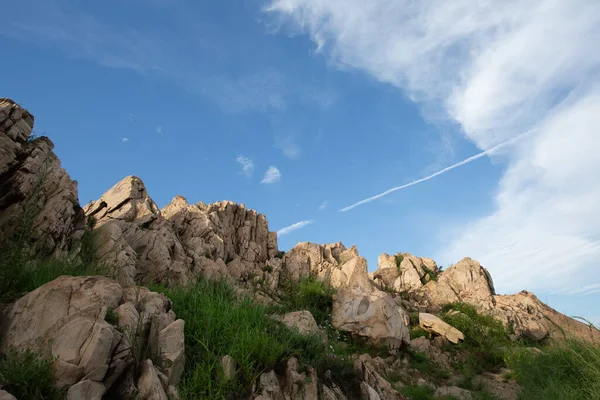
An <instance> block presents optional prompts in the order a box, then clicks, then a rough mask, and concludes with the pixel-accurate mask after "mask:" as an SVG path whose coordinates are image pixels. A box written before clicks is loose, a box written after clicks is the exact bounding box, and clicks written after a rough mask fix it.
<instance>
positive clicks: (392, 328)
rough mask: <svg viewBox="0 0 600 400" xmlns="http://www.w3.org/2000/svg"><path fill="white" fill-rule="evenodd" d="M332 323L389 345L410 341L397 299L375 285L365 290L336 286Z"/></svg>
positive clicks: (404, 315) (395, 346) (406, 316)
mask: <svg viewBox="0 0 600 400" xmlns="http://www.w3.org/2000/svg"><path fill="white" fill-rule="evenodd" d="M332 324H333V326H334V327H336V328H337V329H341V330H344V331H347V332H351V333H353V334H355V335H357V336H361V337H364V338H366V339H368V340H370V341H371V342H373V343H378V344H387V345H389V346H390V347H391V348H398V347H401V346H402V344H403V343H408V342H409V341H410V334H409V331H408V324H409V317H408V314H406V312H405V311H404V310H403V309H402V307H401V306H400V300H399V299H397V298H396V299H395V298H392V296H390V295H389V294H387V293H385V292H383V291H380V290H377V289H373V290H372V291H371V292H366V293H365V292H361V291H357V290H353V289H339V290H338V292H337V293H336V294H335V296H334V303H333V312H332Z"/></svg>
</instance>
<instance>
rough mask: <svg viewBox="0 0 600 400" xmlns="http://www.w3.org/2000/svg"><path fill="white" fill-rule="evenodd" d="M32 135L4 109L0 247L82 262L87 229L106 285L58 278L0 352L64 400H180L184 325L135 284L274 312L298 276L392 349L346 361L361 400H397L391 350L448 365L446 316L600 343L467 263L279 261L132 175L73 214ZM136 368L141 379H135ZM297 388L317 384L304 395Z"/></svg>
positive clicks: (291, 392) (252, 239)
mask: <svg viewBox="0 0 600 400" xmlns="http://www.w3.org/2000/svg"><path fill="white" fill-rule="evenodd" d="M32 129H33V116H31V114H29V112H27V111H26V110H24V109H22V108H21V107H20V106H18V105H17V104H16V103H14V102H13V101H11V100H9V99H0V145H1V147H0V188H1V189H2V190H1V191H0V193H2V194H1V195H0V242H5V241H7V240H8V239H9V238H11V237H14V236H15V234H16V233H18V232H16V227H18V226H20V225H22V224H19V223H17V222H18V221H22V220H23V219H24V218H25V219H26V218H29V216H31V219H32V221H31V232H28V245H29V246H30V248H31V250H32V251H35V252H42V253H44V254H50V255H52V256H54V257H64V256H66V255H73V254H76V253H77V250H78V246H79V245H80V243H81V238H82V237H83V235H84V233H85V232H86V226H88V227H89V228H87V229H88V230H89V231H90V232H93V235H94V238H95V241H96V243H97V249H96V256H97V259H98V261H99V262H100V264H101V265H103V267H104V268H105V271H106V275H107V276H108V277H109V278H104V277H77V278H75V277H61V278H58V279H56V280H54V281H52V282H50V283H47V284H46V285H44V286H42V287H40V288H38V289H37V290H35V291H33V292H31V293H28V294H26V295H25V296H24V297H22V298H21V299H19V300H18V301H16V302H15V303H14V304H11V305H9V306H8V307H6V309H5V310H4V311H3V315H2V320H1V321H2V322H1V324H0V338H1V339H2V340H1V341H0V353H2V352H6V351H7V350H8V349H9V348H11V347H14V348H19V349H26V348H29V349H33V350H36V351H38V352H40V353H41V354H44V355H47V356H49V357H55V358H56V361H55V364H54V370H55V377H56V379H57V385H59V386H61V387H65V388H68V393H69V395H68V396H70V397H68V398H72V399H77V398H82V399H96V398H98V399H99V398H101V397H102V396H105V398H111V397H110V396H113V395H116V394H118V395H119V396H125V395H128V394H134V393H137V394H138V395H140V396H141V397H142V398H148V399H154V398H156V399H163V398H165V399H166V398H167V395H171V396H175V395H176V389H175V387H176V385H177V383H178V381H179V379H180V377H181V373H182V368H183V360H184V355H183V354H184V345H183V327H184V322H183V321H182V320H177V319H176V316H175V314H174V312H173V310H172V309H171V308H172V307H171V304H170V301H169V300H168V299H167V298H166V297H165V296H163V295H159V294H158V293H153V292H151V291H149V290H148V289H146V288H144V287H143V285H149V284H161V285H164V286H169V287H173V286H185V285H189V284H191V283H194V282H195V281H197V280H198V279H203V278H204V279H207V278H208V279H225V280H227V281H228V282H230V283H231V284H232V285H234V286H235V287H236V288H238V290H240V292H243V293H246V294H248V295H252V296H255V298H256V299H257V301H264V302H273V301H276V296H273V294H274V293H275V294H276V293H277V292H278V291H279V290H281V289H282V288H283V287H284V285H286V284H289V283H290V282H299V281H300V280H302V279H304V278H307V277H316V278H317V279H318V280H320V281H322V282H325V283H326V284H327V285H330V286H331V287H333V288H335V289H336V294H335V296H334V301H333V310H332V318H331V321H332V325H333V326H334V327H335V328H336V329H338V330H340V331H345V332H347V333H349V334H351V335H352V336H353V337H360V338H362V339H364V340H366V341H367V342H368V343H371V344H375V345H387V346H389V348H390V351H391V354H392V356H391V358H390V359H386V360H383V359H381V358H377V357H376V358H372V357H370V356H368V355H366V354H363V355H357V356H356V357H355V360H354V362H355V371H356V374H357V376H358V377H359V378H360V381H361V385H360V390H361V396H362V398H365V399H373V400H375V399H396V398H398V399H400V398H402V397H401V396H400V395H399V394H398V393H397V392H396V391H395V390H394V388H393V387H392V385H391V384H390V383H389V382H388V380H386V379H384V377H383V376H387V375H389V373H390V371H392V370H393V371H395V373H400V372H401V371H403V368H404V366H405V364H406V363H404V364H403V361H402V360H401V359H400V358H398V354H399V353H398V349H401V348H406V347H407V346H410V347H411V348H413V349H415V350H416V351H419V352H421V353H424V354H426V355H427V356H428V357H430V358H435V359H436V362H438V363H439V364H441V365H444V364H445V363H446V364H447V363H448V362H449V360H448V358H447V356H446V355H445V354H444V353H443V352H442V351H441V348H442V347H443V345H444V343H445V342H447V341H450V342H458V341H460V340H463V339H464V336H463V334H462V332H460V331H457V330H456V329H455V328H453V327H452V326H449V325H448V326H446V325H447V324H446V323H445V322H443V321H441V320H439V318H437V317H435V315H432V314H436V313H438V312H439V311H440V308H441V307H442V306H443V305H444V304H447V303H454V302H463V303H468V304H471V305H473V306H474V307H475V308H476V309H477V310H478V311H479V312H481V313H484V314H488V315H492V316H493V317H495V318H496V319H498V320H499V321H501V322H502V323H503V324H504V325H505V326H507V327H510V328H511V329H512V331H513V335H514V339H518V338H526V339H528V340H531V341H542V340H546V339H550V340H560V339H561V338H564V337H565V335H571V336H576V337H578V338H584V339H587V340H594V341H600V334H598V332H597V331H594V330H591V329H589V327H587V326H586V325H585V324H582V323H580V322H578V321H575V320H573V319H571V318H568V317H566V316H564V315H563V314H560V313H558V312H557V311H555V310H553V309H552V308H550V307H548V306H547V305H545V304H544V303H542V302H541V301H539V299H537V298H536V297H535V296H534V295H533V294H531V293H529V292H525V291H523V292H521V293H518V294H515V295H497V294H496V293H495V289H494V286H493V281H492V278H491V276H490V274H489V273H488V271H487V270H486V269H485V268H483V267H482V266H481V265H480V264H479V263H478V262H477V261H475V260H472V259H470V258H464V259H463V260H461V261H460V262H458V263H457V264H456V265H453V266H451V267H449V268H447V269H446V270H443V271H442V270H440V268H439V267H438V266H437V264H436V263H435V261H434V260H431V259H429V258H422V257H416V256H414V255H411V254H409V253H398V254H396V255H394V256H391V255H388V254H382V255H381V256H380V257H379V259H378V269H377V270H376V271H375V272H374V273H371V274H369V273H368V268H367V261H366V260H365V259H364V258H363V257H361V256H360V255H359V253H358V250H357V248H356V247H354V246H353V247H351V248H346V247H345V246H344V245H343V244H342V243H333V244H326V245H320V244H315V243H308V242H303V243H298V244H297V245H296V246H295V247H294V248H292V249H291V250H289V251H288V252H285V253H283V252H280V251H279V250H278V247H277V235H276V233H275V232H270V231H269V228H268V223H267V220H266V217H265V216H264V215H262V214H259V213H257V212H256V211H254V210H250V209H248V208H246V207H245V206H244V205H243V204H241V205H240V204H236V203H233V202H229V201H223V202H218V203H215V204H208V205H207V204H204V203H198V204H194V205H190V204H188V202H187V201H186V199H185V198H183V197H181V196H178V197H175V198H174V199H173V200H172V201H171V203H170V204H168V205H167V206H166V207H164V208H163V209H159V208H158V206H157V205H156V204H155V203H154V201H153V200H152V199H151V198H150V196H149V194H148V192H147V190H146V188H145V186H144V184H143V182H142V180H141V179H139V178H138V177H135V176H128V177H126V178H124V179H122V180H121V181H120V182H118V183H117V184H116V185H115V186H113V187H112V188H111V189H109V190H108V191H107V192H106V193H104V194H103V195H102V196H101V197H100V198H99V199H98V200H96V201H93V202H91V203H90V204H88V205H86V206H85V207H83V208H82V207H81V206H80V205H79V202H78V199H77V183H76V182H74V181H72V180H71V179H70V177H69V175H68V174H67V173H66V171H64V169H62V168H61V167H60V161H59V160H58V158H57V157H56V156H55V155H54V153H53V152H52V148H53V144H52V142H51V141H50V140H49V139H47V138H45V137H42V138H37V139H32V137H31V133H32ZM111 313H116V314H117V315H118V322H117V323H116V324H115V323H110V322H109V321H108V320H110V315H111ZM411 313H419V314H418V315H419V320H420V324H421V326H422V327H423V328H424V329H426V330H427V331H428V332H431V334H432V336H433V338H432V339H431V340H429V339H427V338H424V337H419V338H416V339H412V340H411V335H410V332H409V325H410V323H411V317H410V314H411ZM308 314H309V315H310V313H308ZM281 320H282V321H283V322H284V323H286V324H288V326H291V327H293V328H294V329H298V330H299V331H302V330H304V329H306V330H307V332H308V331H310V332H314V331H315V326H316V323H314V320H312V321H311V320H310V317H309V316H308V315H306V312H302V313H301V314H296V315H288V316H282V317H281ZM32 326H35V327H36V328H35V329H33V330H32V329H30V328H31V327H32ZM127 332H128V333H129V334H127ZM136 337H137V338H139V339H140V340H142V341H144V343H145V345H146V346H147V347H148V348H150V349H151V352H152V357H150V358H148V359H145V360H135V357H136V355H135V352H134V347H133V344H132V339H131V338H136ZM231 362H233V361H228V362H227V363H231ZM133 365H136V366H139V371H136V372H137V373H134V372H132V368H133ZM403 365H404V366H403ZM136 368H138V367H136ZM322 379H323V378H321V377H317V376H316V372H315V371H314V370H311V369H310V368H309V369H308V370H305V371H302V372H300V371H299V366H298V360H296V359H295V358H290V359H289V360H287V363H286V367H285V369H284V371H268V372H266V373H264V374H262V375H261V376H260V377H259V379H258V380H257V383H256V385H255V388H254V390H253V398H256V399H288V398H304V399H313V398H316V397H314V396H315V393H316V390H317V382H318V381H319V380H322ZM306 381H310V382H313V383H311V384H310V385H305V384H301V382H306ZM325 381H326V379H325ZM326 383H327V384H325V385H324V386H323V390H324V398H327V399H345V398H346V396H345V394H344V393H343V392H342V389H341V388H339V387H337V386H336V385H335V384H334V383H333V382H326ZM439 389H440V390H439V391H440V393H446V392H449V391H450V392H451V391H455V392H456V390H455V389H452V387H450V388H445V389H443V388H439ZM456 389H458V388H456Z"/></svg>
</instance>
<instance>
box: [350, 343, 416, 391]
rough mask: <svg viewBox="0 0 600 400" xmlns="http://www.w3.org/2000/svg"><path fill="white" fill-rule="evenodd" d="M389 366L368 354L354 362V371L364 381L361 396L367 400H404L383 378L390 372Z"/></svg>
mask: <svg viewBox="0 0 600 400" xmlns="http://www.w3.org/2000/svg"><path fill="white" fill-rule="evenodd" d="M388 369H389V368H388V366H387V365H386V364H385V362H384V361H383V360H381V359H380V358H379V357H377V358H375V359H373V358H371V356H369V355H368V354H361V355H360V356H358V358H357V359H356V360H355V361H354V371H355V373H356V374H357V376H358V377H359V379H360V380H361V381H362V382H361V384H360V390H361V396H362V398H363V399H367V400H402V399H403V398H404V397H402V396H401V395H400V394H399V393H398V392H397V391H395V390H394V388H393V387H392V385H391V384H390V383H389V382H388V381H387V380H386V379H385V378H384V377H383V376H381V373H383V374H385V373H386V372H387V371H388Z"/></svg>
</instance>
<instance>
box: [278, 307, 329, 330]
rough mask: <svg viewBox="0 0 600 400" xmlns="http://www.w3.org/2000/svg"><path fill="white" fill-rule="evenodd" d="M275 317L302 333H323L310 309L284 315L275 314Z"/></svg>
mask: <svg viewBox="0 0 600 400" xmlns="http://www.w3.org/2000/svg"><path fill="white" fill-rule="evenodd" d="M273 318H274V319H277V320H279V321H281V322H283V323H284V324H285V326H287V327H288V328H290V329H292V330H296V331H298V333H300V334H301V335H322V334H323V332H322V331H321V330H320V329H319V326H318V325H317V322H316V321H315V318H314V317H313V315H312V314H311V313H310V311H306V310H303V311H294V312H289V313H287V314H285V315H283V316H279V315H274V316H273Z"/></svg>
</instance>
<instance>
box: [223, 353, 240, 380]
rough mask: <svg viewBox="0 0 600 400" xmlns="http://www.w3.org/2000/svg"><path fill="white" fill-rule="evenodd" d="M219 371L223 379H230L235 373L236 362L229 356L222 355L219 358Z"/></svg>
mask: <svg viewBox="0 0 600 400" xmlns="http://www.w3.org/2000/svg"><path fill="white" fill-rule="evenodd" d="M221 369H222V370H223V376H224V377H225V379H231V378H233V377H234V376H235V372H236V371H237V362H236V361H235V360H234V359H233V357H231V356H230V355H224V356H223V357H221Z"/></svg>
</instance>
